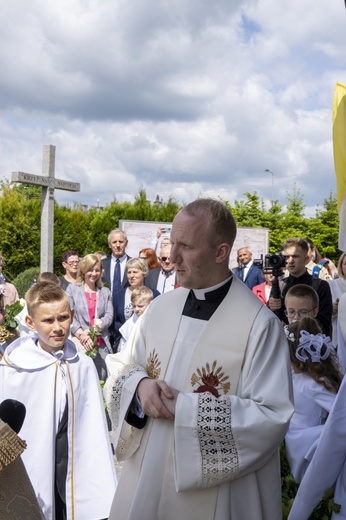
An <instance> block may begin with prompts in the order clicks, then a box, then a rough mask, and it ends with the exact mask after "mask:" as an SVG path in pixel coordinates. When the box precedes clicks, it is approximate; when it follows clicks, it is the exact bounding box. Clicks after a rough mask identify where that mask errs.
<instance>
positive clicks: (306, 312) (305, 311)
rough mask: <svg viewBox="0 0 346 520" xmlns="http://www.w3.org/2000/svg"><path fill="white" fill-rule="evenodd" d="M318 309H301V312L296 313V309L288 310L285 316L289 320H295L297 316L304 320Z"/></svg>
mask: <svg viewBox="0 0 346 520" xmlns="http://www.w3.org/2000/svg"><path fill="white" fill-rule="evenodd" d="M315 309H316V307H313V308H312V309H310V310H308V309H300V310H299V311H296V310H294V309H287V310H286V311H285V314H286V316H287V318H294V316H295V315H297V316H298V317H299V318H304V317H305V316H308V315H309V314H310V312H312V311H314V310H315Z"/></svg>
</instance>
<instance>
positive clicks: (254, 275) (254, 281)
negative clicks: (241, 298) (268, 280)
mask: <svg viewBox="0 0 346 520" xmlns="http://www.w3.org/2000/svg"><path fill="white" fill-rule="evenodd" d="M233 272H234V274H235V275H236V277H237V278H239V280H241V279H242V272H243V268H242V267H236V268H235V269H234V271H233ZM264 281H265V280H264V277H263V274H262V271H261V269H259V268H258V267H256V266H255V265H253V264H252V266H251V267H250V269H249V272H248V273H247V277H246V278H245V282H244V283H245V285H246V286H247V287H249V289H252V288H253V287H255V285H259V284H260V283H263V282H264Z"/></svg>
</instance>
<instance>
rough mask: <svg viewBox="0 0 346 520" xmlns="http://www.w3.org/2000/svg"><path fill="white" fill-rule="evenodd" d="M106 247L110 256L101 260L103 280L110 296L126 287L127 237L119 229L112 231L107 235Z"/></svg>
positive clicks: (127, 284)
mask: <svg viewBox="0 0 346 520" xmlns="http://www.w3.org/2000/svg"><path fill="white" fill-rule="evenodd" d="M108 246H109V248H110V250H111V255H110V256H108V257H107V258H105V259H104V260H102V266H103V278H102V281H103V282H104V283H107V284H108V286H109V288H110V289H111V291H112V294H113V293H114V292H115V291H117V290H118V289H120V288H121V287H128V286H129V283H128V280H127V275H126V262H127V261H128V260H129V259H130V256H129V255H127V254H126V247H127V236H126V235H125V233H124V232H123V231H121V230H120V229H113V231H111V232H110V233H109V235H108Z"/></svg>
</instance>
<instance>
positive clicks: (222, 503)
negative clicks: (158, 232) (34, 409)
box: [105, 199, 293, 520]
mask: <svg viewBox="0 0 346 520" xmlns="http://www.w3.org/2000/svg"><path fill="white" fill-rule="evenodd" d="M235 236H236V224H235V221H234V218H233V216H232V214H231V212H230V211H229V210H228V208H227V207H226V205H225V204H223V203H222V202H220V201H216V200H213V199H197V200H196V201H194V202H192V203H190V204H188V205H187V206H185V207H184V208H183V209H182V210H181V211H180V212H179V213H178V214H177V216H176V217H175V219H174V222H173V227H172V231H171V242H172V249H171V254H170V258H171V261H172V263H173V264H174V267H175V270H176V274H177V282H178V284H179V285H180V286H181V287H180V288H179V289H177V290H175V291H171V292H169V293H167V294H165V295H162V296H160V297H159V298H157V299H156V300H155V301H154V302H153V303H152V304H151V305H150V306H149V307H148V309H147V310H146V312H145V313H144V314H143V316H142V317H141V318H140V319H139V320H138V322H137V324H136V326H135V329H134V331H133V334H132V338H131V339H130V340H129V342H128V344H127V347H126V349H125V350H124V351H123V352H121V353H119V354H114V355H109V356H108V357H107V360H108V361H107V365H108V371H109V377H108V380H107V382H106V385H105V397H106V401H107V404H108V410H109V413H110V415H111V418H112V422H113V428H114V438H113V441H114V446H115V448H116V456H117V458H118V460H119V461H121V460H126V462H125V464H124V466H123V469H122V474H121V478H120V482H119V485H118V488H117V490H116V493H115V497H114V501H113V505H112V509H111V513H110V517H109V519H110V520H117V519H118V518H121V519H122V520H138V518H141V520H176V519H177V518H179V519H182V520H187V519H189V520H190V519H196V520H197V519H198V520H224V519H226V518H227V520H248V519H249V518H251V519H252V520H279V519H281V517H282V514H281V482H280V470H279V444H280V442H281V441H282V439H283V437H284V435H285V432H286V429H287V426H288V422H289V419H290V417H291V415H292V413H293V404H292V389H291V376H290V367H289V360H288V349H287V345H286V339H285V336H284V333H283V330H282V326H281V324H280V322H279V320H278V319H277V317H276V316H275V315H274V314H273V313H272V312H271V311H270V310H269V309H268V308H266V307H265V306H264V305H263V304H262V303H261V302H260V301H259V300H258V298H256V296H255V295H254V294H252V293H251V292H250V291H249V290H248V289H247V288H246V287H244V285H243V284H242V283H241V282H240V281H239V280H238V279H236V278H235V277H233V276H232V273H231V271H230V269H229V256H230V252H231V248H232V245H233V242H234V239H235Z"/></svg>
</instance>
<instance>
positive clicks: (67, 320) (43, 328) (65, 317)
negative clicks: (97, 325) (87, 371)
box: [25, 300, 73, 354]
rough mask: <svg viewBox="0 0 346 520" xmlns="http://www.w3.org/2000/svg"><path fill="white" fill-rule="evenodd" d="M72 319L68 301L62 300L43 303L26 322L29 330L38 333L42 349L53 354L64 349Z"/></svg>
mask: <svg viewBox="0 0 346 520" xmlns="http://www.w3.org/2000/svg"><path fill="white" fill-rule="evenodd" d="M72 317H73V311H71V309H70V306H69V304H68V301H66V300H62V301H58V302H52V303H41V305H39V306H38V307H37V308H36V310H35V312H34V313H33V315H32V316H27V317H26V318H25V321H26V324H27V326H28V327H29V329H31V330H34V331H36V332H37V334H38V338H39V344H40V347H41V348H42V349H43V350H45V351H46V352H49V353H50V354H51V353H52V352H55V351H58V350H61V349H62V348H63V346H64V344H65V342H66V340H67V338H68V335H69V333H70V326H71V321H72Z"/></svg>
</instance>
